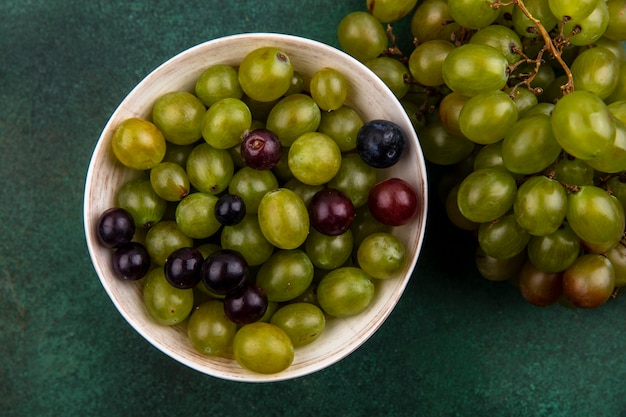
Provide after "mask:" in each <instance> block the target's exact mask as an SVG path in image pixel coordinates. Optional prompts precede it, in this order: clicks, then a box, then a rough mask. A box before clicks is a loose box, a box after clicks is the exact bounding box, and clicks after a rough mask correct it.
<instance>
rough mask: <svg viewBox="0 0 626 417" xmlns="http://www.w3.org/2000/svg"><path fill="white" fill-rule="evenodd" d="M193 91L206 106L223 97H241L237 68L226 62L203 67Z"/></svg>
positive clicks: (241, 91)
mask: <svg viewBox="0 0 626 417" xmlns="http://www.w3.org/2000/svg"><path fill="white" fill-rule="evenodd" d="M194 91H195V93H196V96H197V97H198V98H199V99H200V101H202V102H203V103H204V105H205V106H207V107H211V105H213V104H214V103H217V102H218V101H220V100H221V99H224V98H238V99H241V97H243V90H242V89H241V86H240V85H239V79H238V75H237V70H236V69H235V68H234V67H232V66H230V65H227V64H216V65H212V66H210V67H209V68H207V69H205V70H204V71H203V72H202V74H200V77H198V80H197V81H196V85H195V88H194Z"/></svg>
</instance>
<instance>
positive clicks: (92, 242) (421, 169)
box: [83, 32, 428, 382]
mask: <svg viewBox="0 0 626 417" xmlns="http://www.w3.org/2000/svg"><path fill="white" fill-rule="evenodd" d="M259 39H263V40H267V41H268V43H270V44H271V43H276V44H280V42H281V41H291V42H298V43H302V45H303V46H307V47H309V48H315V49H319V50H321V51H323V52H324V53H326V54H330V55H331V56H333V57H336V58H339V59H340V60H344V61H346V62H348V63H349V64H350V65H351V66H354V67H355V68H357V69H358V70H359V71H360V72H361V73H363V74H368V75H369V77H368V81H369V82H371V83H373V84H374V86H375V87H376V88H377V89H382V90H385V91H387V92H388V94H390V95H391V96H393V92H392V91H391V90H390V89H389V87H388V86H387V85H386V84H385V83H384V82H383V81H382V80H381V79H380V78H379V77H378V76H377V75H376V74H374V73H373V72H372V71H371V70H370V69H369V68H368V67H367V66H366V65H365V64H363V63H362V62H360V61H358V60H356V59H355V58H354V57H352V56H350V55H348V54H347V53H345V52H343V51H341V50H339V49H337V48H335V47H333V46H331V45H328V44H326V43H322V42H320V41H317V40H313V39H308V38H304V37H300V36H297V35H290V34H282V33H272V32H251V33H240V34H233V35H227V36H222V37H218V38H214V39H211V40H208V41H204V42H201V43H199V44H196V45H195V46H192V47H190V48H188V49H185V50H183V51H181V52H179V53H177V54H176V55H174V56H172V57H171V58H169V59H167V60H166V61H164V62H163V63H162V64H160V65H158V66H157V67H155V68H154V69H153V70H151V71H150V72H149V73H148V74H147V75H146V76H145V77H143V79H141V81H140V82H139V83H138V84H137V85H136V86H134V87H133V88H132V89H131V90H130V91H129V92H128V94H126V96H125V97H124V98H123V99H122V100H121V101H120V102H119V103H118V105H117V106H116V108H115V110H114V111H113V113H112V114H111V115H110V117H109V119H108V120H107V122H106V124H105V126H104V128H103V129H102V131H101V134H100V135H99V137H98V140H97V142H96V145H95V147H94V149H93V152H92V154H91V157H90V162H89V167H88V170H87V175H86V179H85V188H84V201H83V226H84V232H85V238H86V243H87V247H88V252H89V256H90V260H91V262H92V265H93V267H94V270H95V272H96V274H97V275H98V278H99V280H100V283H101V285H102V286H103V287H104V289H105V291H106V293H107V295H108V296H109V299H110V300H111V302H112V303H113V304H114V306H115V307H116V309H117V310H118V312H119V313H120V314H121V315H122V317H124V319H125V320H126V322H127V323H128V324H129V325H130V326H131V327H132V328H133V329H134V330H135V331H136V332H137V333H139V334H140V335H141V336H142V337H143V338H144V339H145V340H146V341H147V342H148V343H150V344H151V345H152V346H154V347H156V348H157V349H158V350H160V351H161V352H163V353H164V354H166V355H167V356H169V357H171V358H173V359H174V360H176V361H178V362H180V363H182V364H184V365H186V366H188V367H190V368H192V369H194V370H196V371H198V372H201V373H204V374H207V375H211V376H213V377H216V378H220V379H225V380H231V381H238V382H278V381H284V380H291V379H295V378H299V377H302V376H305V375H309V374H312V373H314V372H317V371H320V370H322V369H325V368H328V367H330V366H332V365H334V364H336V363H337V362H339V361H341V360H342V359H344V358H345V357H347V356H348V355H350V354H352V353H353V352H354V351H356V350H357V349H358V348H359V347H360V346H361V345H362V344H363V343H365V342H366V341H367V340H368V339H369V338H370V337H371V336H372V335H373V334H374V333H376V331H378V329H379V328H380V326H382V324H383V323H384V322H385V320H386V319H387V318H388V317H389V315H390V314H391V313H392V311H393V310H394V308H395V306H396V305H397V302H398V301H399V299H400V297H401V296H402V295H403V293H404V291H405V289H406V286H407V285H408V282H409V281H410V279H411V278H412V276H413V275H414V272H415V268H416V265H417V261H418V258H419V255H420V254H421V251H422V246H423V242H424V236H425V229H426V219H427V214H428V179H427V171H426V164H425V159H424V156H423V153H422V149H421V146H420V143H419V139H418V136H417V133H416V132H415V130H414V129H411V131H409V132H406V134H407V136H408V140H409V142H410V143H411V146H412V147H415V149H414V152H415V154H416V156H417V157H418V158H417V161H416V163H417V170H418V173H419V174H420V175H421V177H422V178H421V179H420V181H421V185H422V186H421V188H420V189H419V190H418V194H419V196H420V199H421V205H422V207H420V211H419V219H415V221H418V222H419V228H418V236H417V237H416V243H415V252H414V255H413V256H412V257H411V259H408V264H409V265H408V266H407V269H406V276H405V277H403V278H402V283H401V285H400V286H399V287H398V289H397V293H398V294H397V299H396V300H395V301H394V303H393V305H392V306H391V307H390V308H388V309H387V310H385V311H384V312H383V313H382V314H378V315H377V316H376V319H377V320H376V323H374V325H372V326H370V327H368V329H367V332H366V333H365V334H356V333H355V337H356V340H355V341H354V342H353V343H351V344H350V345H349V346H348V347H347V348H345V349H342V350H341V351H340V352H338V353H336V354H333V355H332V356H329V357H327V358H325V359H324V360H321V361H317V362H315V363H313V364H310V365H307V366H305V367H301V368H298V370H297V371H292V372H288V371H289V368H288V369H287V370H286V371H283V372H281V373H277V374H253V375H246V376H242V375H241V374H236V375H233V374H230V373H227V372H220V371H218V370H215V369H212V368H210V367H207V366H203V365H199V364H197V363H196V362H194V361H193V360H191V359H190V358H187V357H185V356H184V355H181V354H179V353H178V352H175V351H172V349H170V348H169V346H167V345H166V344H163V343H160V342H159V341H155V340H154V339H153V338H152V337H151V335H150V334H149V332H148V331H147V330H145V329H143V328H142V327H140V326H139V325H138V324H139V323H137V322H136V319H135V318H134V317H133V316H131V315H130V314H128V312H127V311H125V309H124V308H123V306H122V305H121V304H120V302H119V300H117V299H116V297H115V296H114V294H113V292H112V290H111V289H110V288H109V286H108V285H107V282H106V279H105V277H104V274H103V271H102V270H101V269H100V268H99V267H98V263H97V259H96V258H97V254H98V252H99V251H102V247H101V245H99V243H98V242H97V239H96V238H95V234H94V232H93V230H91V229H95V228H94V227H93V226H94V220H93V219H92V218H89V216H87V214H88V213H89V212H90V206H91V200H90V199H89V196H90V194H89V189H88V187H89V185H90V184H91V183H92V182H93V181H94V177H95V175H96V159H97V158H96V157H97V156H98V155H100V154H102V153H104V152H106V151H105V150H104V149H103V148H104V146H107V145H108V143H105V142H106V141H105V138H106V137H107V135H109V134H110V132H111V130H112V124H113V123H114V122H115V120H116V119H117V118H118V117H120V113H126V114H127V113H128V109H125V108H124V103H125V102H127V101H130V100H132V98H133V97H134V96H136V95H138V94H139V93H140V92H141V91H142V90H143V89H144V87H145V86H146V85H148V84H149V83H150V82H151V80H152V79H153V78H155V77H158V76H159V74H160V73H161V72H162V71H164V70H165V69H167V68H168V67H170V66H173V65H175V64H176V63H177V62H178V61H180V60H182V59H184V58H185V57H187V56H189V55H194V54H196V53H199V52H201V51H203V50H210V49H211V48H212V47H215V46H218V45H220V44H224V43H226V44H228V43H231V42H246V41H251V40H259ZM394 99H395V100H396V104H397V106H398V108H401V106H402V105H401V104H400V101H399V100H398V99H397V98H395V96H394ZM397 117H398V118H399V119H402V123H403V124H404V125H407V126H412V124H411V121H410V119H409V117H408V115H407V114H406V113H405V112H404V111H403V112H402V113H401V114H398V115H397ZM333 320H342V319H337V318H333ZM233 360H234V359H233Z"/></svg>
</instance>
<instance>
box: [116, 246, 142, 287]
mask: <svg viewBox="0 0 626 417" xmlns="http://www.w3.org/2000/svg"><path fill="white" fill-rule="evenodd" d="M149 269H150V255H149V254H148V251H147V250H146V248H145V246H144V245H142V244H141V243H138V242H128V243H126V244H124V245H122V246H120V247H119V248H117V249H116V250H115V253H114V254H113V270H114V271H115V274H116V275H117V276H118V277H119V278H120V279H123V280H126V281H136V280H138V279H141V278H143V277H144V276H145V275H146V274H147V273H148V270H149Z"/></svg>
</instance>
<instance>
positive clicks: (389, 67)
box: [365, 56, 411, 99]
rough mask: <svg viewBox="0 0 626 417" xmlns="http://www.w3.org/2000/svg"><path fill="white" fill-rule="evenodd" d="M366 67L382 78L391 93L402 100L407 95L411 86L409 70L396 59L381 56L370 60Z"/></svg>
mask: <svg viewBox="0 0 626 417" xmlns="http://www.w3.org/2000/svg"><path fill="white" fill-rule="evenodd" d="M365 65H366V66H367V67H368V68H369V69H370V70H372V72H374V74H376V75H377V76H378V78H380V79H381V80H382V81H383V82H384V83H385V85H386V86H387V87H389V89H390V90H391V92H392V93H393V94H394V95H395V96H396V97H397V98H398V99H401V98H403V97H404V96H406V95H407V93H408V92H409V89H410V87H411V85H410V84H409V83H408V81H409V79H410V75H409V69H408V68H407V67H406V66H405V65H404V64H403V63H402V62H400V61H398V60H397V59H394V58H390V57H386V56H381V57H377V58H374V59H370V60H369V61H367V62H366V63H365Z"/></svg>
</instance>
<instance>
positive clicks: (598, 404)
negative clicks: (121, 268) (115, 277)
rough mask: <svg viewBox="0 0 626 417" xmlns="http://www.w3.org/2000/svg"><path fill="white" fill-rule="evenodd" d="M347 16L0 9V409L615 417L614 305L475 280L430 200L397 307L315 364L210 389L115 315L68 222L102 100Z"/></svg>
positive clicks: (48, 1) (618, 398)
mask: <svg viewBox="0 0 626 417" xmlns="http://www.w3.org/2000/svg"><path fill="white" fill-rule="evenodd" d="M354 10H365V1H364V0H307V1H304V0H295V1H291V2H287V1H277V0H267V1H264V2H258V1H245V0H230V1H215V0H204V1H197V0H188V1H185V2H179V1H165V0H160V1H137V0H132V1H128V0H125V1H121V0H108V1H79V0H64V1H59V0H28V1H27V0H20V1H8V0H4V1H0V20H1V24H0V57H1V58H0V59H1V60H0V151H1V152H0V178H1V181H2V183H1V185H0V202H1V203H0V415H2V416H11V417H14V416H31V417H37V416H65V417H70V416H133V417H138V416H177V415H180V416H182V415H186V416H200V415H202V416H248V415H250V416H257V415H258V416H345V417H348V416H506V417H513V416H520V417H522V416H523V417H531V416H551V417H557V416H563V417H565V416H567V417H575V416H581V417H582V416H584V417H601V416H626V330H625V324H626V321H625V319H624V316H625V312H626V299H625V297H618V298H617V299H615V300H612V301H611V302H609V303H608V304H607V305H605V306H603V307H602V308H599V309H596V310H593V311H582V310H569V309H565V308H561V307H552V308H547V309H540V308H536V307H532V306H530V305H528V304H526V303H525V302H524V301H523V300H522V298H521V296H520V295H519V292H518V291H517V289H516V288H514V287H513V286H511V285H509V284H505V283H492V282H488V281H486V280H484V279H482V278H480V277H479V276H478V274H477V273H476V271H475V268H474V267H473V263H472V259H473V256H472V250H471V249H470V248H471V243H472V242H471V238H468V237H465V235H464V234H461V233H458V232H457V231H455V230H454V229H453V228H451V227H449V226H447V225H446V223H445V219H444V218H443V216H442V214H441V212H442V211H441V206H440V204H439V203H438V201H437V199H436V198H435V197H434V193H433V198H431V202H432V204H431V207H430V220H429V223H428V228H427V237H426V240H425V244H424V248H423V252H422V254H421V256H420V259H419V261H418V264H417V267H416V270H415V274H414V276H413V277H412V280H411V281H410V283H409V285H408V287H407V289H406V291H405V293H404V295H403V297H402V298H401V300H400V303H399V304H398V306H397V307H396V309H395V310H394V311H393V313H392V314H391V316H390V317H389V319H388V320H387V321H386V322H385V323H384V325H383V326H382V328H381V329H380V330H379V331H378V332H377V333H376V334H375V335H374V336H373V337H372V338H371V339H369V340H368V341H367V342H366V343H365V344H364V345H363V346H362V347H360V348H359V349H358V350H357V351H355V352H354V353H353V354H351V355H350V356H348V357H347V358H345V359H343V360H342V361H340V362H339V363H337V364H335V365H333V366H331V367H329V368H327V369H325V370H323V371H320V372H317V373H314V374H312V375H309V376H305V377H301V378H298V379H296V380H291V381H285V382H277V383H270V384H249V383H237V382H230V381H224V380H220V379H217V378H214V377H211V376H207V375H204V374H201V373H199V372H197V371H194V370H192V369H189V368H187V367H185V366H183V365H181V364H179V363H178V362H176V361H174V360H173V359H171V358H169V357H168V356H166V355H164V354H163V353H161V352H160V351H158V350H157V349H156V348H154V347H152V345H150V344H149V343H148V342H147V341H145V340H144V339H143V338H142V337H141V336H140V335H139V334H138V333H137V332H136V331H135V330H134V329H133V328H131V327H130V326H129V325H128V324H127V323H126V322H125V321H124V319H123V318H122V317H121V316H120V314H119V313H118V312H117V310H116V309H115V307H114V305H113V304H112V303H111V301H110V300H109V298H108V297H107V295H106V293H105V291H104V289H103V288H102V286H101V284H100V281H99V279H98V277H97V275H96V273H95V271H94V269H93V267H92V265H91V262H90V259H89V255H88V252H87V247H86V243H85V238H84V231H83V223H82V198H83V188H84V182H85V176H86V172H87V166H88V163H89V159H90V155H91V153H92V151H93V148H94V146H95V144H96V141H97V139H98V137H99V134H100V131H101V130H102V128H103V127H104V125H105V123H106V122H107V120H108V118H109V117H110V116H111V114H112V112H113V111H114V109H115V107H116V106H117V105H118V104H119V102H120V101H121V100H122V99H123V98H124V96H125V95H126V94H127V93H128V92H129V91H130V90H131V89H132V88H133V86H134V85H135V84H136V83H137V82H139V81H140V80H141V79H142V78H143V77H144V76H146V75H147V74H148V73H149V72H150V71H151V70H152V69H154V68H155V67H156V66H158V65H159V64H161V63H162V62H164V61H165V60H166V59H168V58H170V57H171V56H173V55H175V54H177V53H179V52H181V51H183V50H185V49H187V48H189V47H191V46H194V45H196V44H198V43H201V42H204V41H207V40H210V39H214V38H217V37H220V36H223V35H229V34H235V33H241V32H259V31H266V32H281V33H289V34H296V35H301V36H304V37H308V38H312V39H315V40H318V41H321V42H325V43H328V44H330V45H333V46H338V42H337V39H336V27H337V24H338V22H339V21H340V19H341V18H342V17H343V16H344V15H345V14H347V13H349V12H351V11H354ZM404 24H405V25H406V22H405V23H404ZM433 188H435V187H434V186H433Z"/></svg>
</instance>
